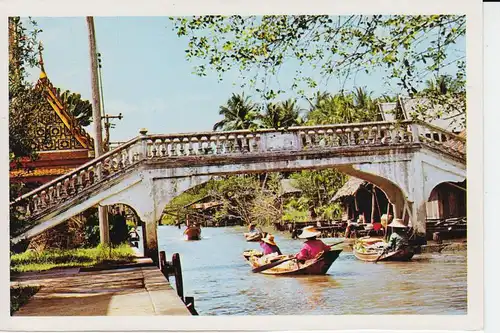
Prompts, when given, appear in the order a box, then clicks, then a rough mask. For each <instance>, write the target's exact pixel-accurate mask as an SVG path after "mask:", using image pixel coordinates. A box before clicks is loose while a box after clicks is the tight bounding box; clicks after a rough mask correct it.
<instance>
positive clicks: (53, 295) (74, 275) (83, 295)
mask: <svg viewBox="0 0 500 333" xmlns="http://www.w3.org/2000/svg"><path fill="white" fill-rule="evenodd" d="M124 267H126V268H119V269H107V270H97V271H84V269H79V268H68V269H59V270H51V271H47V272H40V273H24V274H20V275H17V276H15V277H12V278H11V285H18V284H22V285H39V286H41V289H40V290H39V291H38V293H36V294H35V295H34V296H33V297H32V298H31V299H30V300H29V301H28V303H27V304H25V305H24V306H23V307H22V308H21V309H19V311H17V312H16V313H15V314H14V315H15V316H153V315H181V316H189V315H190V313H189V311H188V310H187V309H186V307H185V305H184V303H183V302H182V301H181V300H180V298H179V297H178V296H177V293H176V291H175V290H174V289H173V288H172V287H171V285H170V283H169V282H168V281H167V280H166V279H165V277H164V276H163V274H162V273H161V272H160V270H159V269H158V268H157V267H156V266H154V265H153V263H152V262H151V260H150V259H145V258H141V259H138V262H137V263H135V264H132V265H127V266H124Z"/></svg>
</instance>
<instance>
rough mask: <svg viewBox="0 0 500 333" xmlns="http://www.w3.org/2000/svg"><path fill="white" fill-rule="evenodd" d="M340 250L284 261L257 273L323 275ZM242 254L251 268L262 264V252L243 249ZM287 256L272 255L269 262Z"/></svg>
mask: <svg viewBox="0 0 500 333" xmlns="http://www.w3.org/2000/svg"><path fill="white" fill-rule="evenodd" d="M340 252H342V250H330V251H328V252H324V253H322V254H320V255H318V256H317V257H316V258H314V259H310V260H306V261H305V262H303V263H301V262H299V261H298V260H297V259H291V260H289V261H285V262H283V263H282V264H280V265H277V266H274V267H272V268H269V269H266V270H263V271H261V272H259V273H261V274H268V275H325V274H326V273H327V272H328V270H329V269H330V266H332V264H333V263H334V262H335V260H337V258H338V257H339V254H340ZM243 256H244V257H245V259H246V260H247V261H248V263H249V264H250V266H251V267H252V269H255V268H258V267H262V266H264V265H263V263H262V262H261V260H260V258H261V257H263V255H262V252H258V251H255V250H250V251H245V252H244V253H243ZM287 257H288V256H286V255H282V256H276V257H273V258H272V259H271V260H270V262H271V263H272V262H273V261H278V260H283V259H286V258H287Z"/></svg>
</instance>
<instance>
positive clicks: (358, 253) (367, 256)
mask: <svg viewBox="0 0 500 333" xmlns="http://www.w3.org/2000/svg"><path fill="white" fill-rule="evenodd" d="M377 243H382V244H386V243H385V241H384V240H383V239H381V238H360V239H359V240H357V241H356V243H354V245H353V250H352V251H353V253H354V256H355V257H356V258H358V259H359V260H363V261H368V262H375V261H408V260H410V259H411V258H412V257H413V255H414V254H415V252H414V250H413V247H411V246H409V247H407V248H406V249H403V250H399V251H392V252H388V253H385V254H383V255H382V256H380V254H381V253H382V246H383V245H382V244H381V246H378V247H377V246H376V244H377ZM379 257H380V258H379ZM377 259H378V260H377Z"/></svg>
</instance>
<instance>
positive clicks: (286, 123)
mask: <svg viewBox="0 0 500 333" xmlns="http://www.w3.org/2000/svg"><path fill="white" fill-rule="evenodd" d="M260 120H261V122H262V126H263V127H265V128H275V129H278V128H288V127H291V126H297V125H301V124H303V123H304V121H303V119H302V118H301V117H300V109H299V107H298V106H297V104H296V102H295V101H294V100H292V99H289V100H286V101H284V102H279V103H269V104H267V105H266V108H265V111H264V114H263V115H261V116H260Z"/></svg>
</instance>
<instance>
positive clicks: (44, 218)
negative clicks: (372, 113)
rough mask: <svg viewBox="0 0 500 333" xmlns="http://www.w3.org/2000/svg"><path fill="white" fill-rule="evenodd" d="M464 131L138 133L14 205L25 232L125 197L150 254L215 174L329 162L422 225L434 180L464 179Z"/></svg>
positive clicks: (421, 228)
mask: <svg viewBox="0 0 500 333" xmlns="http://www.w3.org/2000/svg"><path fill="white" fill-rule="evenodd" d="M465 143H466V142H465V138H462V137H460V136H457V135H455V134H453V133H450V132H447V131H445V130H443V129H440V128H437V127H434V126H432V125H429V124H426V123H423V122H420V121H402V122H371V123H358V124H338V125H325V126H310V127H292V128H288V129H283V130H273V129H265V130H256V131H249V130H243V131H231V132H197V133H181V134H161V135H147V132H141V135H139V136H137V137H135V138H133V139H132V140H130V141H128V142H127V143H125V144H123V145H121V146H119V147H117V148H116V149H114V150H112V151H110V152H108V153H106V154H104V155H102V156H100V157H99V158H96V159H94V160H93V161H90V162H88V163H86V164H84V165H82V166H81V167H79V168H78V169H75V170H73V171H72V172H70V173H68V174H66V175H63V176H61V177H59V178H58V179H55V180H54V181H52V182H50V183H47V184H45V185H44V186H41V187H40V188H38V189H36V190H34V191H32V192H30V193H27V194H25V195H23V196H21V197H19V198H17V199H16V200H14V201H13V202H11V204H10V205H11V208H13V209H15V210H17V211H18V212H20V213H21V214H22V215H23V216H24V219H25V222H26V225H27V226H29V227H27V228H26V230H24V231H23V232H22V233H21V234H19V235H17V237H16V238H15V239H14V242H17V241H20V240H22V239H24V238H30V237H33V236H35V235H37V234H39V233H41V232H43V231H44V230H46V229H48V228H51V227H54V226H56V225H57V224H59V223H62V222H64V221H65V220H67V219H69V218H70V217H72V216H74V215H77V214H78V213H80V212H82V211H84V210H86V209H88V208H90V207H93V206H95V205H113V204H126V205H129V206H131V207H133V208H134V210H135V211H136V212H137V214H138V215H139V217H140V218H141V220H142V221H143V222H144V223H145V228H144V231H143V232H144V235H143V236H144V237H143V239H144V245H145V246H144V249H145V255H149V256H151V257H152V258H153V259H154V260H157V258H158V242H157V223H158V220H159V219H160V217H161V213H162V210H163V209H164V207H165V205H166V204H168V203H169V201H170V200H172V199H173V198H174V197H176V196H178V195H179V194H181V193H182V192H184V191H186V190H187V189H189V188H191V187H194V186H197V185H199V184H202V183H204V182H206V181H208V180H209V179H210V178H211V177H213V176H217V175H229V174H242V173H260V172H272V171H294V170H304V169H324V168H336V169H339V170H340V171H342V172H344V173H346V174H348V175H351V176H355V177H357V178H360V179H364V180H367V181H369V182H371V183H373V184H374V185H376V186H378V187H379V188H380V189H381V190H383V191H384V192H385V194H386V195H387V197H388V199H389V201H390V202H391V203H392V204H393V205H394V208H395V210H394V211H395V215H396V217H403V215H406V216H408V217H407V219H408V220H409V223H411V224H412V226H413V227H414V228H415V229H416V231H417V232H425V218H426V210H425V204H426V202H427V199H428V197H429V195H430V193H431V191H432V189H433V188H434V187H435V186H436V185H438V184H440V183H442V182H461V181H463V180H464V179H465V178H466V155H465Z"/></svg>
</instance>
